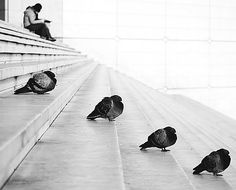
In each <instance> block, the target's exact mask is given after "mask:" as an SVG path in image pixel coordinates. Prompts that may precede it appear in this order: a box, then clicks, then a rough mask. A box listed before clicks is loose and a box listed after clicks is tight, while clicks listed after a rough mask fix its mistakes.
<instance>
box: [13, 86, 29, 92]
mask: <svg viewBox="0 0 236 190" xmlns="http://www.w3.org/2000/svg"><path fill="white" fill-rule="evenodd" d="M26 92H32V91H31V90H30V89H29V88H28V87H27V85H25V86H24V87H22V88H19V89H17V90H15V92H14V94H21V93H26Z"/></svg>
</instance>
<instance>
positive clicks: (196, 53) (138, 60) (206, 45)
mask: <svg viewBox="0 0 236 190" xmlns="http://www.w3.org/2000/svg"><path fill="white" fill-rule="evenodd" d="M63 8H64V11H63V12H64V16H63V18H64V20H63V23H64V30H63V35H64V42H65V43H68V44H70V45H72V46H73V47H75V48H77V49H79V50H81V51H82V52H85V53H86V54H88V55H90V56H91V57H94V58H95V59H96V60H97V61H99V62H100V63H103V64H106V65H109V66H111V67H114V68H116V69H118V70H120V71H121V72H123V73H126V74H128V75H129V76H132V77H134V78H135V79H137V80H139V81H142V82H144V83H145V84H147V85H149V86H151V87H153V88H155V89H160V90H162V91H164V92H168V93H178V94H183V95H186V96H188V97H191V98H194V99H195V100H198V101H200V102H202V103H204V104H206V105H208V106H211V107H213V108H214V109H217V110H219V111H221V112H223V113H225V114H227V115H229V116H232V117H234V118H236V109H235V108H236V100H235V98H234V97H235V96H236V88H235V87H236V1H234V0H86V1H85V0H66V1H64V7H63Z"/></svg>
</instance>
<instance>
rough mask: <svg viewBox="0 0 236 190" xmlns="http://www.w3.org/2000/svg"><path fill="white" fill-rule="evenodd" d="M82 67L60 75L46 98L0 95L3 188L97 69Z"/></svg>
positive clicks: (0, 148)
mask: <svg viewBox="0 0 236 190" xmlns="http://www.w3.org/2000/svg"><path fill="white" fill-rule="evenodd" d="M95 67H96V64H92V63H91V64H83V65H80V66H79V67H74V68H73V69H72V70H71V71H67V72H64V73H62V74H58V75H57V76H56V77H57V79H58V85H57V86H56V88H55V89H54V90H53V91H51V92H49V93H46V94H44V95H37V94H33V93H27V94H21V95H13V92H10V93H11V94H9V92H8V93H3V94H1V95H0V108H1V109H0V110H1V111H0V113H1V114H0V120H1V123H0V155H1V157H0V171H1V172H0V186H1V185H2V184H3V183H4V182H5V180H6V179H7V178H8V177H9V176H10V175H11V174H12V172H13V171H14V170H15V168H16V167H17V166H18V164H19V163H20V162H21V160H22V159H23V158H24V157H25V155H26V154H27V152H28V151H29V150H30V149H31V148H32V146H33V145H34V144H35V142H37V141H38V139H39V138H40V137H41V135H42V134H43V133H44V132H45V130H46V129H47V128H48V127H49V125H50V124H51V123H52V122H53V120H54V119H55V118H56V116H57V115H58V114H59V113H60V111H61V110H62V109H63V108H64V107H65V105H66V104H67V103H68V101H69V100H70V99H71V98H72V96H73V95H74V94H75V93H76V91H77V90H78V89H79V87H80V86H81V85H82V83H83V82H84V81H85V80H86V78H87V77H88V76H89V75H90V74H91V72H92V71H93V70H94V69H95Z"/></svg>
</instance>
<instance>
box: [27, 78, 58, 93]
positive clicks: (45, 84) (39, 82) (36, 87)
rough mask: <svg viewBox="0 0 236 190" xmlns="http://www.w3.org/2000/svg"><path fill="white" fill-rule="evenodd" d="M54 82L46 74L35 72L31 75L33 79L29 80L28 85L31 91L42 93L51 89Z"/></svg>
mask: <svg viewBox="0 0 236 190" xmlns="http://www.w3.org/2000/svg"><path fill="white" fill-rule="evenodd" d="M55 82H56V79H55ZM55 82H54V81H53V80H52V79H51V78H50V77H49V76H48V75H47V74H45V73H37V74H35V75H33V79H32V80H31V81H30V83H29V85H30V87H31V89H32V91H33V92H35V93H38V94H43V93H45V92H48V91H51V90H53V89H54V88H55V86H56V83H55Z"/></svg>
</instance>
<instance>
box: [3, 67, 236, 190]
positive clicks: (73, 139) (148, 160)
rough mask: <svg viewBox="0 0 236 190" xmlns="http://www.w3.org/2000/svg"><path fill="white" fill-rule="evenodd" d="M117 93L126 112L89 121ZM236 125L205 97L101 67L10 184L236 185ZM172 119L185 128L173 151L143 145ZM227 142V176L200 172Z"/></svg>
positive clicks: (222, 189) (142, 189)
mask: <svg viewBox="0 0 236 190" xmlns="http://www.w3.org/2000/svg"><path fill="white" fill-rule="evenodd" d="M111 94H119V95H121V97H122V99H123V102H124V104H125V110H124V113H123V114H122V115H121V116H120V117H118V118H116V121H114V122H108V121H107V120H102V119H100V120H97V121H87V120H86V116H87V114H88V113H90V111H91V110H92V109H93V108H94V105H95V104H96V103H97V102H98V101H99V100H100V99H101V98H102V97H103V96H108V95H111ZM214 118H215V119H214ZM235 124H236V123H235V121H234V120H232V119H229V118H228V117H224V115H222V114H220V115H219V113H216V112H214V110H208V108H206V107H205V106H203V105H201V104H197V103H196V102H192V101H190V100H188V99H185V98H183V97H181V98H176V97H174V96H173V95H168V94H163V93H159V92H158V91H156V90H154V89H151V88H149V87H147V86H145V85H143V84H142V83H139V82H137V81H135V80H133V79H131V78H129V77H127V76H125V75H123V74H121V73H119V72H115V71H113V70H111V69H108V72H107V71H106V69H105V68H99V69H97V70H96V71H95V72H93V73H92V74H91V75H90V77H89V79H88V80H87V81H86V82H85V83H84V84H83V86H82V87H81V88H80V90H79V91H78V92H77V93H76V95H75V96H74V98H73V99H72V100H71V101H70V103H69V104H68V105H67V106H66V107H65V109H64V110H63V112H62V113H61V114H60V115H59V117H58V118H57V119H56V120H55V122H54V123H53V125H52V127H51V128H49V129H48V131H47V133H45V135H44V136H43V137H42V139H41V140H40V141H39V143H37V144H36V146H35V147H34V148H33V149H32V151H31V152H30V153H29V154H28V156H27V157H26V159H25V160H24V161H23V162H22V164H21V165H20V166H19V168H18V169H17V170H16V172H15V173H14V174H13V176H12V177H11V179H10V180H9V182H8V183H7V184H6V186H5V187H4V188H3V189H4V190H15V189H17V190H18V189H19V190H20V189H26V190H27V189H32V190H34V189H51V190H54V189H59V190H60V189H85V190H86V189H92V190H93V189H96V190H100V189H127V190H128V189H134V190H136V189H137V190H148V189H160V190H162V189H163V190H165V189H168V190H169V189H171V190H172V189H173V190H174V189H176V190H177V189H178V190H180V189H181V190H182V189H188V190H191V189H194V190H196V189H199V190H200V189H201V190H211V189H212V190H213V189H214V190H229V189H236V181H235V177H236V170H235V168H236V167H235V163H236V162H235V158H236V155H235V150H236V149H235V143H234V138H233V135H232V134H234V132H235V130H234V126H235ZM167 125H170V126H173V127H174V128H175V129H176V130H177V135H178V140H177V143H176V144H175V145H174V146H172V147H170V148H169V149H170V150H171V151H170V152H165V153H163V152H161V151H160V150H159V149H155V148H153V149H149V150H147V151H140V150H139V147H138V146H139V145H140V144H141V143H143V142H144V141H146V139H147V136H148V135H149V134H150V133H152V132H153V131H155V130H156V129H158V128H162V127H165V126H167ZM225 129H226V130H225ZM231 133H232V134H231ZM222 147H224V148H226V149H229V151H230V155H231V158H232V162H231V165H230V167H229V168H228V169H227V170H226V171H225V172H223V176H222V177H216V176H213V175H208V173H203V174H202V175H200V176H196V175H193V174H192V168H193V167H195V166H196V165H197V164H199V163H200V161H201V159H202V158H203V157H204V156H205V155H207V154H209V153H210V152H211V151H213V150H216V149H219V148H222Z"/></svg>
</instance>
